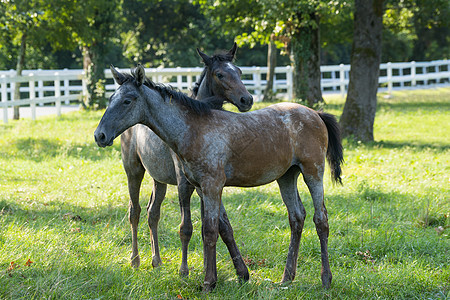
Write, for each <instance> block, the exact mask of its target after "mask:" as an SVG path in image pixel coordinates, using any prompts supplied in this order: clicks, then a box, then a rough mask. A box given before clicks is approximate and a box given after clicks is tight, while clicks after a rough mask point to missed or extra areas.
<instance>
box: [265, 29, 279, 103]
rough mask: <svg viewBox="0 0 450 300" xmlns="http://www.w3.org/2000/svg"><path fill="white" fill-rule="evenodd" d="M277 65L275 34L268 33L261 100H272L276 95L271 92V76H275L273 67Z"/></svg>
mask: <svg viewBox="0 0 450 300" xmlns="http://www.w3.org/2000/svg"><path fill="white" fill-rule="evenodd" d="M276 66H277V47H276V46H275V35H274V34H272V35H270V42H269V47H268V49H267V76H266V81H267V86H266V90H265V91H264V98H263V101H265V102H270V101H274V100H275V97H276V95H275V94H274V92H273V78H274V77H275V67H276Z"/></svg>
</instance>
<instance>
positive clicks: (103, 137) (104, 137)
mask: <svg viewBox="0 0 450 300" xmlns="http://www.w3.org/2000/svg"><path fill="white" fill-rule="evenodd" d="M97 139H98V141H99V142H103V141H104V140H105V139H106V136H105V134H104V133H103V132H101V133H100V134H99V135H98V136H97Z"/></svg>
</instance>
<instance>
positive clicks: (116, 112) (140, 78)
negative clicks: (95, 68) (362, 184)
mask: <svg viewBox="0 0 450 300" xmlns="http://www.w3.org/2000/svg"><path fill="white" fill-rule="evenodd" d="M111 71H112V72H113V76H114V78H115V80H116V82H117V83H118V84H119V85H120V86H119V88H118V89H117V90H116V92H115V93H114V94H113V95H112V96H111V104H110V106H109V107H108V108H107V110H106V111H105V114H104V115H103V117H102V119H101V121H100V123H99V125H98V127H97V129H96V130H95V133H94V137H95V140H96V142H97V144H98V145H99V146H100V147H106V146H110V145H112V143H113V140H114V139H115V138H116V137H117V136H119V135H120V134H121V133H122V132H123V131H125V130H126V129H128V128H129V127H131V126H133V125H135V124H144V125H146V126H148V127H150V128H151V129H152V130H153V131H154V132H155V133H156V134H157V135H158V136H159V137H160V138H161V139H162V140H163V141H165V142H166V143H167V145H168V146H169V147H170V148H171V149H172V150H173V151H174V152H175V153H176V155H177V160H178V162H179V163H180V164H181V165H182V167H183V171H184V174H185V175H186V178H187V179H188V180H189V182H191V183H192V184H194V185H195V186H196V187H198V188H200V189H201V192H202V194H203V209H202V233H203V248H204V249H203V250H204V270H205V281H204V289H205V290H206V291H208V290H211V289H212V288H214V286H215V283H216V281H217V267H216V242H217V238H218V234H219V227H220V225H219V219H220V205H221V196H222V190H223V187H224V186H241V187H250V186H258V185H263V184H267V183H269V182H272V181H274V180H276V181H277V182H278V185H279V188H280V193H281V196H282V199H283V202H284V203H285V205H286V208H287V211H288V216H289V225H290V227H291V240H290V244H289V251H288V256H287V260H286V265H285V268H284V273H283V278H282V282H289V281H292V280H293V279H294V277H295V273H296V269H297V257H298V251H299V243H300V238H301V233H302V229H303V223H304V220H305V215H306V212H305V209H304V207H303V205H302V202H301V200H300V196H299V194H298V191H297V178H298V175H299V174H300V173H302V174H303V179H304V181H305V183H306V185H307V186H308V188H309V191H310V193H311V197H312V200H313V203H314V209H315V212H314V217H313V220H314V223H315V225H316V230H317V234H318V236H319V240H320V246H321V247H320V248H321V260H322V272H321V278H322V285H323V287H325V288H328V287H330V285H331V280H332V274H331V270H330V265H329V260H328V246H327V245H328V234H329V227H328V217H327V211H326V208H325V203H324V192H323V175H324V169H325V160H326V159H327V160H328V163H329V164H330V166H331V173H332V178H333V180H334V181H337V182H341V177H340V175H341V163H342V162H343V153H342V145H341V142H340V137H339V127H338V124H337V121H336V119H335V118H334V117H333V116H332V115H329V114H325V113H317V112H316V111H314V110H311V109H309V108H307V107H304V106H302V105H299V104H294V103H281V104H275V105H271V106H269V107H267V108H264V109H261V110H257V111H253V112H248V113H243V114H236V113H232V112H227V111H222V110H213V109H211V108H210V107H209V106H208V105H205V104H204V103H201V102H199V101H194V100H193V99H191V98H189V97H187V96H186V95H184V94H182V93H178V92H176V91H173V90H171V89H169V88H167V87H165V86H162V85H158V84H155V83H153V82H151V81H150V80H149V79H147V78H146V77H145V71H144V68H143V67H142V66H140V65H139V66H138V67H137V68H136V70H134V71H133V74H132V75H128V74H122V73H119V72H118V71H117V70H115V69H114V68H113V67H112V68H111Z"/></svg>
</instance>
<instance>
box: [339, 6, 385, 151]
mask: <svg viewBox="0 0 450 300" xmlns="http://www.w3.org/2000/svg"><path fill="white" fill-rule="evenodd" d="M382 29H383V0H355V19H354V32H353V45H352V56H351V69H350V82H349V86H348V93H347V100H346V102H345V106H344V111H343V113H342V116H341V119H340V125H341V128H342V135H343V136H347V137H348V136H352V137H353V138H354V139H355V140H359V141H363V142H367V141H373V139H374V138H373V124H374V120H375V113H376V107H377V89H378V77H379V72H380V60H381V32H382Z"/></svg>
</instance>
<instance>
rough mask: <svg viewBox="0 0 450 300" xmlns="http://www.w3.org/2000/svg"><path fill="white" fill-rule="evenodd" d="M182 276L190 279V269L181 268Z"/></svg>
mask: <svg viewBox="0 0 450 300" xmlns="http://www.w3.org/2000/svg"><path fill="white" fill-rule="evenodd" d="M180 276H181V277H188V276H189V268H187V267H181V268H180Z"/></svg>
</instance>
